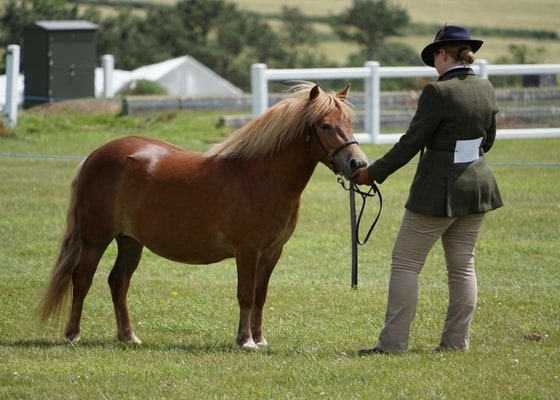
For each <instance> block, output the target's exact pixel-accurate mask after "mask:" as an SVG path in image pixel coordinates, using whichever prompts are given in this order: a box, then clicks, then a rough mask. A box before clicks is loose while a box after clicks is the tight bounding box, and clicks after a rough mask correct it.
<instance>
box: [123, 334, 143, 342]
mask: <svg viewBox="0 0 560 400" xmlns="http://www.w3.org/2000/svg"><path fill="white" fill-rule="evenodd" d="M117 339H118V340H119V341H121V342H126V343H130V344H142V341H141V340H140V339H138V337H137V336H136V335H135V334H134V333H132V334H130V335H117Z"/></svg>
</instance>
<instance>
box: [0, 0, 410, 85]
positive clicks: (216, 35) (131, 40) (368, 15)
mask: <svg viewBox="0 0 560 400" xmlns="http://www.w3.org/2000/svg"><path fill="white" fill-rule="evenodd" d="M113 7H114V8H113V10H114V12H111V13H102V12H101V11H100V7H98V6H96V5H94V4H91V2H89V4H83V2H79V1H78V2H68V1H65V0H8V1H7V2H6V3H5V5H4V9H3V10H1V11H0V12H1V15H0V45H1V46H2V47H3V48H5V47H6V46H7V45H9V44H20V45H21V46H22V49H23V68H25V43H23V42H22V41H23V32H24V29H25V28H26V27H27V26H29V25H31V24H33V23H34V22H35V21H38V20H64V19H65V20H68V19H85V20H88V21H91V22H94V23H96V24H98V26H99V29H98V31H97V54H98V55H102V54H112V55H114V56H115V65H116V68H120V69H126V70H131V69H134V68H137V67H140V66H142V65H147V64H151V63H155V62H160V61H163V60H166V59H169V58H174V57H179V56H183V55H186V54H188V55H190V56H192V57H194V58H196V59H197V60H199V61H200V62H202V63H203V64H205V65H206V66H208V67H209V68H211V69H212V70H214V71H215V72H216V73H218V74H219V75H221V76H223V77H224V78H225V79H228V80H229V81H231V82H232V83H233V84H235V85H237V86H239V87H241V88H242V89H245V90H246V89H248V86H249V74H250V68H249V66H250V65H251V64H252V63H255V62H263V63H266V64H267V65H269V66H270V67H272V68H305V67H333V66H336V65H334V63H333V62H332V61H329V60H328V59H327V57H326V56H325V55H324V54H322V53H321V52H319V51H317V45H318V43H319V41H320V34H319V33H318V32H317V29H316V28H315V26H316V22H317V20H313V19H312V18H309V17H307V16H305V15H304V14H302V12H301V11H300V10H299V8H297V7H286V6H284V7H283V8H282V9H281V12H280V15H278V16H277V18H271V17H270V16H268V17H267V16H263V15H260V14H258V13H254V12H250V11H246V10H242V9H240V8H238V7H237V5H236V4H234V3H230V2H228V1H226V0H181V1H179V2H177V3H176V4H175V5H173V6H161V5H150V4H145V5H144V6H143V7H142V8H140V7H139V4H132V5H123V3H119V5H115V6H113ZM379 21H383V23H379ZM322 23H326V24H327V26H330V27H331V28H332V32H333V34H334V35H336V36H337V37H338V38H339V39H340V40H343V41H348V42H353V43H354V44H357V45H358V48H359V49H360V50H359V51H358V52H357V53H356V54H353V55H352V56H351V59H350V60H349V62H351V63H352V64H356V65H363V61H364V60H366V59H373V58H374V57H375V55H376V51H378V50H379V49H380V48H381V47H382V45H383V43H384V40H385V38H386V37H389V36H394V35H399V34H400V32H401V30H402V29H404V28H405V27H406V26H407V25H408V23H409V17H408V14H407V13H406V11H405V10H404V9H402V8H399V7H397V6H393V5H391V4H390V3H388V2H387V1H386V0H355V1H354V3H353V5H352V6H351V7H350V8H349V9H348V10H346V11H344V12H343V13H341V14H340V15H336V16H332V17H327V18H323V20H322ZM410 53H411V54H414V52H410ZM406 54H408V52H407V51H403V50H402V49H399V51H398V52H397V54H396V55H394V54H393V55H385V57H386V58H387V59H389V60H390V63H391V64H394V63H395V62H399V61H401V62H404V63H409V62H410V59H409V60H406V59H402V58H403V57H402V55H406ZM405 58H406V57H405ZM414 62H418V60H417V57H415V58H414ZM3 64H4V60H2V65H1V67H2V68H3V67H4V65H3Z"/></svg>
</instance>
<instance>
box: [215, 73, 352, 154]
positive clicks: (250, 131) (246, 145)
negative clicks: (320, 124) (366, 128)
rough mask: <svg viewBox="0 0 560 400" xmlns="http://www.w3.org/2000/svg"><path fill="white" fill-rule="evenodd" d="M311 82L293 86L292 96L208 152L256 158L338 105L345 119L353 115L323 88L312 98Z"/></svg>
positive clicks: (280, 145) (290, 139) (273, 150)
mask: <svg viewBox="0 0 560 400" xmlns="http://www.w3.org/2000/svg"><path fill="white" fill-rule="evenodd" d="M314 86H315V84H314V83H311V82H301V83H298V84H297V85H295V86H293V87H292V88H291V90H290V91H291V92H292V96H290V97H289V98H287V99H284V100H282V101H281V102H279V103H277V104H276V105H274V106H272V107H271V108H269V109H268V110H267V111H266V112H265V113H264V114H263V115H261V116H259V117H257V118H255V119H253V120H251V121H250V122H249V123H247V124H246V125H244V126H243V127H241V128H239V129H238V130H236V131H235V132H233V133H232V134H231V136H229V137H228V138H227V139H226V140H225V141H224V142H222V143H219V144H217V145H216V146H214V147H213V148H212V149H211V150H210V151H209V152H208V153H207V155H209V156H215V157H219V158H245V159H246V158H256V157H263V156H268V155H272V154H275V153H276V152H278V151H280V150H282V149H284V148H285V147H286V146H287V145H289V144H290V143H292V142H293V141H294V140H296V139H297V138H299V137H301V135H303V134H304V132H305V129H306V127H308V126H310V125H311V124H313V123H315V122H316V121H318V120H319V119H320V118H321V117H323V116H325V115H326V114H328V113H329V112H331V111H332V110H333V108H335V107H337V108H339V109H340V110H341V111H342V114H343V118H350V119H351V118H352V109H351V107H350V105H349V104H348V103H347V102H346V101H345V99H343V98H341V97H338V96H337V95H336V93H334V92H332V93H327V92H324V91H323V90H320V93H319V95H318V96H317V97H316V98H315V99H313V100H312V101H310V100H309V94H310V91H311V89H312V88H313V87H314Z"/></svg>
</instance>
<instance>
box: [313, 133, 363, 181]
mask: <svg viewBox="0 0 560 400" xmlns="http://www.w3.org/2000/svg"><path fill="white" fill-rule="evenodd" d="M309 130H310V133H309V134H308V135H307V136H306V137H305V143H306V144H307V145H309V143H310V142H311V135H312V134H313V133H314V134H315V137H316V138H317V142H318V143H319V146H321V148H322V149H323V151H324V152H325V154H326V155H327V160H329V167H330V168H331V169H332V171H333V172H334V173H335V174H339V173H340V172H337V171H336V169H335V166H334V158H335V157H336V155H337V154H338V153H340V151H341V150H343V149H344V148H346V147H348V146H351V145H353V144H359V143H358V141H357V140H349V141H348V142H345V143H342V144H341V145H340V146H338V147H337V148H336V149H334V150H333V151H331V152H329V149H327V148H326V146H325V145H324V144H323V141H322V140H321V137H320V136H319V134H318V133H317V128H316V127H315V125H313V124H311V125H309Z"/></svg>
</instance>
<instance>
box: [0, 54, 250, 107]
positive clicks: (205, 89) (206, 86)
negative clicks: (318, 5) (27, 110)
mask: <svg viewBox="0 0 560 400" xmlns="http://www.w3.org/2000/svg"><path fill="white" fill-rule="evenodd" d="M144 79H145V80H150V81H154V82H157V83H159V84H160V85H162V86H163V87H164V88H166V89H167V91H168V93H169V94H170V95H172V96H178V97H191V98H192V97H198V98H203V97H235V96H239V95H241V94H243V91H242V90H241V89H239V88H238V87H236V86H234V85H233V84H231V83H230V82H229V81H227V80H225V79H224V78H222V77H221V76H219V75H218V74H216V73H215V72H214V71H212V70H211V69H210V68H208V67H206V66H205V65H203V64H201V63H200V62H198V61H197V60H195V59H194V58H192V57H190V56H182V57H178V58H173V59H171V60H166V61H163V62H160V63H156V64H151V65H146V66H143V67H140V68H137V69H135V70H133V71H123V70H118V69H115V70H113V75H112V88H113V93H111V95H114V94H115V93H117V92H118V91H119V90H121V89H123V88H125V87H126V86H128V85H131V84H134V82H135V81H138V80H144ZM18 82H19V83H18V86H19V93H20V103H21V102H22V101H23V93H24V84H25V82H24V77H23V75H20V78H19V81H18ZM102 93H103V70H102V69H101V68H96V69H95V95H96V96H101V95H102ZM5 100H6V76H5V75H2V76H0V106H3V105H4V102H5Z"/></svg>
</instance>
